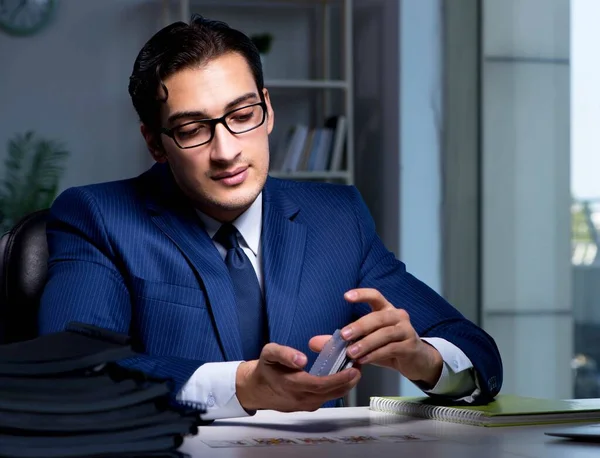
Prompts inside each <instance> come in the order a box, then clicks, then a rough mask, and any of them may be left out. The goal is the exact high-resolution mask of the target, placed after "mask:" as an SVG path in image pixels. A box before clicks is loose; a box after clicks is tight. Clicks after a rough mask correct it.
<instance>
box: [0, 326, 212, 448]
mask: <svg viewBox="0 0 600 458" xmlns="http://www.w3.org/2000/svg"><path fill="white" fill-rule="evenodd" d="M132 356H136V353H135V352H134V351H133V350H132V348H131V346H130V341H129V338H128V337H127V336H123V335H121V334H116V333H112V332H110V331H107V330H103V329H100V328H96V327H93V326H89V325H84V324H79V323H71V325H70V326H69V327H68V329H67V330H65V331H64V332H59V333H54V334H48V335H45V336H41V337H38V338H36V339H33V340H29V341H25V342H19V343H14V344H9V345H2V346H0V456H1V457H12V458H15V457H30V458H33V457H61V458H64V457H92V456H93V457H113V456H118V457H128V456H131V457H134V456H135V457H151V456H154V457H174V456H181V455H180V454H178V453H177V448H178V447H179V446H180V445H181V444H182V442H183V439H184V436H186V435H189V434H195V433H197V425H198V423H199V416H198V414H199V413H201V412H199V411H190V410H184V409H183V408H179V407H177V406H176V404H175V403H174V402H173V401H172V396H170V390H169V382H168V381H160V380H153V379H150V378H148V377H146V376H145V375H144V374H142V373H140V372H136V371H132V370H129V369H125V368H123V367H121V366H119V365H118V364H117V362H118V361H119V360H123V359H126V358H129V357H132Z"/></svg>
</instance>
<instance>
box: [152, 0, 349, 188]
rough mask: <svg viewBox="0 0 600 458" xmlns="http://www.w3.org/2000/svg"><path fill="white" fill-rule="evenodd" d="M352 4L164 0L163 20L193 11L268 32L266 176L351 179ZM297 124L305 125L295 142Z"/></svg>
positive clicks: (339, 0) (337, 0)
mask: <svg viewBox="0 0 600 458" xmlns="http://www.w3.org/2000/svg"><path fill="white" fill-rule="evenodd" d="M352 7H353V5H352V0H163V3H162V22H163V23H164V24H167V23H170V22H173V21H175V20H182V21H184V22H188V21H189V18H190V16H191V14H192V13H195V12H198V13H200V14H202V15H204V16H207V17H211V18H215V19H220V20H224V21H225V22H227V23H229V25H231V26H232V27H235V28H238V29H240V30H242V31H243V32H244V33H247V34H248V35H252V34H253V33H260V31H262V32H265V31H268V32H269V33H272V35H273V36H274V44H278V45H279V49H278V52H272V53H270V54H268V55H267V60H266V63H265V68H264V73H265V75H264V76H265V87H266V88H267V89H268V90H269V92H270V93H271V100H272V101H273V108H274V110H275V119H276V121H275V130H274V132H273V134H272V135H271V137H272V138H271V140H272V141H271V145H270V149H271V171H270V174H271V176H274V177H277V178H283V179H294V180H311V181H328V182H336V183H344V184H354V143H353V139H354V123H353V121H354V118H353V106H354V100H353V79H352V73H353V72H352V67H353V53H352V36H353V35H352V33H353V32H352V20H353V18H352ZM303 19H304V22H303V21H302V20H303ZM286 47H287V48H288V49H289V50H288V49H286ZM274 48H275V46H274ZM297 56H298V57H297ZM296 57H297V58H296ZM340 119H342V121H341V122H340ZM326 121H328V124H327V125H326V124H325V123H326ZM299 125H302V126H304V127H305V128H306V130H305V131H304V132H301V133H296V136H297V137H298V138H296V140H295V142H294V141H293V140H292V138H291V137H293V135H294V129H296V128H297V126H299ZM340 125H341V127H340ZM338 129H339V130H340V132H336V130H338ZM316 131H319V135H317V134H316ZM324 131H329V132H326V133H325V134H324V133H323V132H324ZM311 132H312V134H311ZM303 138H304V141H302V139H303ZM292 143H294V145H293V146H292ZM334 157H335V159H334Z"/></svg>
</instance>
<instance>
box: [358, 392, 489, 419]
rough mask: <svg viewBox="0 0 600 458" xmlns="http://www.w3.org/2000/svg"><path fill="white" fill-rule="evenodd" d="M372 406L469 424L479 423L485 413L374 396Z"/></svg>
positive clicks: (376, 408)
mask: <svg viewBox="0 0 600 458" xmlns="http://www.w3.org/2000/svg"><path fill="white" fill-rule="evenodd" d="M370 405H371V408H372V409H374V410H377V411H380V412H388V413H393V414H398V415H409V416H411V417H420V418H427V419H430V420H441V421H445V420H449V419H452V421H456V422H458V423H464V424H467V425H473V424H477V423H478V422H479V420H480V419H481V417H482V416H483V414H482V413H481V412H478V411H472V410H463V409H460V410H459V409H454V408H452V407H445V406H435V405H425V404H420V405H417V404H413V403H410V402H404V401H399V400H396V399H384V398H373V399H371V403H370Z"/></svg>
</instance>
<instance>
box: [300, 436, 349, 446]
mask: <svg viewBox="0 0 600 458" xmlns="http://www.w3.org/2000/svg"><path fill="white" fill-rule="evenodd" d="M296 440H297V441H298V442H299V443H300V444H304V445H321V444H339V443H340V441H338V440H336V439H334V438H333V437H327V436H321V437H297V438H296Z"/></svg>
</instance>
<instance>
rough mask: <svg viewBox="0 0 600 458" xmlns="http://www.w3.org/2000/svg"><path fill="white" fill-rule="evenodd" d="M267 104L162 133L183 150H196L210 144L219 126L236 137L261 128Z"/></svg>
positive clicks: (245, 108)
mask: <svg viewBox="0 0 600 458" xmlns="http://www.w3.org/2000/svg"><path fill="white" fill-rule="evenodd" d="M266 112H267V106H266V104H265V102H259V103H254V104H252V105H247V106H245V107H241V108H236V109H235V110H232V111H230V112H228V113H225V114H224V115H223V116H221V117H220V118H216V119H199V120H197V121H190V122H186V123H184V124H181V125H179V126H175V127H173V128H172V129H167V128H164V127H163V128H162V129H161V132H162V133H163V134H165V135H167V136H168V137H171V138H172V139H173V140H174V141H175V143H176V144H177V146H179V147H180V148H182V149H187V148H195V147H197V146H201V145H205V144H206V143H209V142H210V141H211V140H212V139H213V137H214V136H215V128H216V127H217V124H223V125H224V126H225V128H226V129H227V130H228V131H229V132H231V133H232V134H234V135H238V134H243V133H245V132H249V131H251V130H254V129H256V128H257V127H260V126H261V125H262V124H263V123H264V122H265V118H266Z"/></svg>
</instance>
